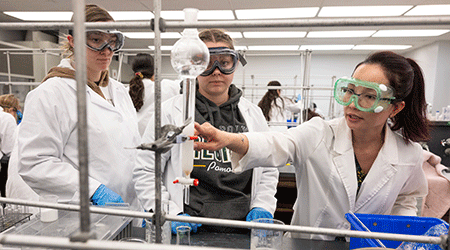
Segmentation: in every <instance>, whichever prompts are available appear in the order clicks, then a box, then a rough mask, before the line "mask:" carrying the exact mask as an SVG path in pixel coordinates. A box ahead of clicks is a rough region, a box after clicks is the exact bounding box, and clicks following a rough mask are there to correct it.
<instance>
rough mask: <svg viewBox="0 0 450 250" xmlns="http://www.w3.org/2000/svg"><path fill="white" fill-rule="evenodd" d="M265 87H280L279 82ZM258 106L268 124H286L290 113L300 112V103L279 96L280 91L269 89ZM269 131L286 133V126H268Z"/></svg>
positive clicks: (273, 82)
mask: <svg viewBox="0 0 450 250" xmlns="http://www.w3.org/2000/svg"><path fill="white" fill-rule="evenodd" d="M267 86H281V83H280V82H279V81H271V82H269V83H268V84H267ZM258 106H259V107H260V108H261V110H262V112H263V115H264V117H265V118H266V120H267V121H268V122H281V123H286V122H287V119H288V118H289V119H291V117H290V115H291V114H292V113H299V112H301V111H302V105H301V103H300V102H298V103H295V102H293V101H292V100H290V99H289V98H286V97H284V96H282V95H281V89H269V90H267V92H266V93H265V94H264V96H263V98H262V99H261V101H259V103H258ZM270 129H271V130H276V131H286V130H287V126H286V125H270Z"/></svg>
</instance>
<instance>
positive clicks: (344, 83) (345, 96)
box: [334, 78, 395, 113]
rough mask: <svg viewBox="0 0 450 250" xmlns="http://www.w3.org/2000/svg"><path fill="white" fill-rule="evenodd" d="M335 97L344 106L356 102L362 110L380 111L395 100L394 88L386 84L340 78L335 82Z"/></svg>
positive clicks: (356, 105) (357, 106)
mask: <svg viewBox="0 0 450 250" xmlns="http://www.w3.org/2000/svg"><path fill="white" fill-rule="evenodd" d="M334 99H336V101H337V102H338V103H339V104H341V105H344V106H348V105H350V103H352V102H353V103H354V104H355V107H356V108H357V109H359V110H361V111H365V112H374V113H379V112H381V111H383V110H384V109H385V108H387V107H388V105H389V104H391V103H392V101H394V100H395V97H394V90H393V89H392V88H391V87H389V86H386V85H384V84H378V83H374V82H366V81H361V80H358V79H355V78H339V79H338V80H337V81H336V83H335V84H334Z"/></svg>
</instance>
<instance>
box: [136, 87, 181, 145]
mask: <svg viewBox="0 0 450 250" xmlns="http://www.w3.org/2000/svg"><path fill="white" fill-rule="evenodd" d="M142 83H143V84H144V104H143V105H142V107H141V109H139V111H138V112H137V118H138V125H139V133H140V135H141V136H142V135H143V134H144V131H145V128H146V127H147V124H148V121H149V120H150V117H152V115H153V114H154V113H155V82H153V81H152V80H150V79H148V78H144V79H142ZM180 89H181V87H180V80H178V81H177V80H175V81H172V80H167V79H163V80H161V102H164V101H165V100H167V99H169V98H171V97H173V96H176V95H179V94H180Z"/></svg>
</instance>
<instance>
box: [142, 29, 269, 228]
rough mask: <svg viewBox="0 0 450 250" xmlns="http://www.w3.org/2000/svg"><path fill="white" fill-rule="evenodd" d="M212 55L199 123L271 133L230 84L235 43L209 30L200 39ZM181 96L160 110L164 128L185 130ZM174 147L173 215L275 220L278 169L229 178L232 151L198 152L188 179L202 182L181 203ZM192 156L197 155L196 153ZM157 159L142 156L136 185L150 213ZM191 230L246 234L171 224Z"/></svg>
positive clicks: (168, 175)
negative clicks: (183, 128)
mask: <svg viewBox="0 0 450 250" xmlns="http://www.w3.org/2000/svg"><path fill="white" fill-rule="evenodd" d="M199 37H200V39H201V40H202V41H203V42H204V43H205V44H206V46H207V47H208V48H209V51H210V63H209V66H208V68H207V69H206V70H205V72H203V73H202V74H201V75H200V76H198V77H197V80H198V85H197V92H196V103H195V120H196V121H197V122H199V123H204V122H209V123H211V124H213V126H215V127H217V128H218V129H221V130H225V131H229V132H231V133H233V134H234V133H241V132H246V131H267V130H268V127H267V123H266V122H265V119H264V116H263V115H262V112H261V110H260V109H259V108H258V107H257V106H256V105H254V104H252V103H251V102H250V101H248V100H246V99H245V98H243V97H242V91H241V90H240V89H238V88H237V87H236V86H235V85H233V84H232V81H233V77H234V70H235V69H236V66H237V63H238V61H239V59H238V58H239V56H238V54H237V52H235V51H234V46H233V40H232V39H231V38H230V36H229V35H227V34H226V33H225V32H224V31H222V30H219V29H207V30H204V31H202V32H200V34H199ZM182 100H183V96H182V95H178V96H176V97H174V98H171V99H169V100H167V101H166V102H164V103H163V104H162V113H161V124H162V125H164V124H173V125H176V126H181V125H182V124H184V118H183V115H184V114H183V113H182V111H183V104H182ZM153 124H154V121H153V119H151V120H150V123H149V124H148V127H147V129H146V131H145V133H144V136H143V138H142V142H143V143H148V142H153V141H154V129H153ZM180 148H181V147H180V146H179V145H175V146H173V147H172V148H171V150H169V151H168V152H167V153H165V154H162V172H163V179H164V181H163V186H162V198H163V200H167V199H168V200H169V210H170V214H180V215H192V216H200V217H209V218H222V219H235V220H253V219H256V218H272V217H273V213H274V211H275V208H276V198H275V197H274V195H275V193H276V187H277V183H278V171H277V169H274V168H255V169H253V170H250V171H246V172H243V173H241V174H235V173H231V162H230V161H229V151H228V150H227V149H225V148H221V149H218V150H219V151H216V152H213V151H203V152H197V153H196V154H195V156H194V170H193V171H192V173H191V175H190V177H191V178H196V179H198V180H199V186H198V187H193V186H191V187H190V198H189V200H190V202H189V205H185V204H184V202H183V189H182V185H178V184H173V181H174V180H175V178H176V177H182V176H183V175H182V169H181V150H180ZM192 153H194V152H192ZM154 171H155V170H154V153H153V152H151V151H139V152H138V158H137V164H136V168H135V170H134V181H135V182H136V191H137V194H138V197H139V199H140V201H141V203H142V204H143V206H144V208H145V209H147V210H150V209H153V207H154V204H155V188H154V186H155V174H154ZM184 224H188V225H189V226H190V227H191V229H192V230H193V231H194V232H196V231H197V229H199V230H205V231H215V232H242V231H244V232H248V230H239V229H237V230H233V228H225V227H211V226H207V225H203V226H202V227H199V226H201V225H200V224H195V223H182V222H176V221H173V222H172V232H174V233H175V232H176V231H175V228H176V227H177V226H179V225H184Z"/></svg>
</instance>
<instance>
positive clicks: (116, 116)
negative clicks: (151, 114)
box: [12, 5, 140, 210]
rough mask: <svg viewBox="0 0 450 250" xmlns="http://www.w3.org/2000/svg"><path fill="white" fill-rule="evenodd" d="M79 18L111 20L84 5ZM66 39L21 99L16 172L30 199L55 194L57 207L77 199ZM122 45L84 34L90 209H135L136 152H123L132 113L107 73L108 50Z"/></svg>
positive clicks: (106, 36) (134, 140) (133, 134)
mask: <svg viewBox="0 0 450 250" xmlns="http://www.w3.org/2000/svg"><path fill="white" fill-rule="evenodd" d="M86 21H87V22H111V21H114V20H113V18H112V17H111V16H110V15H109V14H108V12H107V11H106V10H104V9H103V8H100V7H98V6H96V5H87V6H86ZM67 38H68V41H67V44H66V45H67V49H68V52H69V57H68V58H66V59H63V60H62V61H61V63H60V64H59V65H58V66H57V67H54V68H52V69H50V71H49V73H48V75H47V76H46V77H45V79H44V80H43V83H42V84H41V85H40V86H39V87H37V88H36V89H34V90H33V91H31V92H30V93H29V94H28V95H27V97H26V101H25V108H24V110H25V112H24V118H23V121H22V123H21V125H20V128H19V134H18V139H17V140H18V144H17V146H18V147H17V157H18V159H17V169H18V173H19V175H20V177H22V179H23V180H24V181H25V183H26V184H27V185H28V186H30V187H31V189H32V190H33V191H34V192H35V193H36V194H38V195H46V194H56V195H58V197H59V201H60V202H77V201H78V199H79V192H78V190H79V165H78V132H79V131H78V127H77V126H78V123H77V121H78V118H77V97H76V93H77V90H76V84H77V83H76V81H75V68H74V65H75V63H74V59H73V58H72V56H73V48H74V38H73V37H72V36H71V35H69V36H68V37H67ZM122 45H123V35H122V34H121V33H120V32H118V31H112V30H87V31H86V46H87V48H86V66H87V78H88V86H87V87H86V105H87V133H88V136H87V137H88V151H89V158H88V167H89V196H90V198H91V201H92V202H93V204H94V205H105V204H106V203H111V202H112V203H121V202H126V203H129V204H130V206H131V208H132V209H135V210H136V209H139V205H138V201H137V199H136V194H135V191H134V187H133V185H132V169H133V167H134V161H135V155H136V151H135V150H130V149H126V148H127V147H133V146H136V145H138V144H139V142H140V136H139V132H138V126H137V118H136V112H135V110H134V108H133V103H132V102H131V98H130V96H129V95H128V93H127V92H126V90H125V88H124V86H123V85H122V84H121V83H119V82H117V81H115V80H114V79H112V78H109V76H108V68H109V65H110V63H111V59H112V56H113V53H114V51H117V50H119V49H120V48H121V47H122ZM19 182H20V181H18V183H19ZM12 188H14V187H12ZM17 198H20V197H17Z"/></svg>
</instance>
